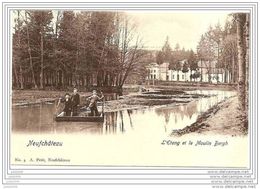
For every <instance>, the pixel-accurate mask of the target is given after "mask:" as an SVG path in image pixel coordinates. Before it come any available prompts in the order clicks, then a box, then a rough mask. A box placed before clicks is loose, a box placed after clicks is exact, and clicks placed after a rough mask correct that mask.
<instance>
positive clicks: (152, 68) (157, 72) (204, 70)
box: [146, 60, 231, 83]
mask: <svg viewBox="0 0 260 189" xmlns="http://www.w3.org/2000/svg"><path fill="white" fill-rule="evenodd" d="M186 61H187V60H182V61H180V63H181V67H183V65H184V63H185V62H186ZM146 69H147V70H148V73H149V74H148V76H147V80H161V81H185V82H189V81H193V82H194V81H195V82H212V83H224V82H225V81H226V82H229V81H230V76H231V74H230V72H229V71H227V70H226V71H225V70H224V69H223V68H216V62H214V61H212V62H210V64H209V62H206V61H199V62H198V69H197V70H192V71H191V70H190V69H188V72H186V73H183V72H182V69H181V70H180V71H176V70H170V69H169V63H168V62H164V63H163V64H160V65H159V64H157V63H156V62H152V63H150V64H149V65H148V66H147V67H146ZM195 73H197V74H199V77H197V78H192V77H191V76H192V74H195Z"/></svg>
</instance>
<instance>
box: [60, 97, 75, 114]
mask: <svg viewBox="0 0 260 189" xmlns="http://www.w3.org/2000/svg"><path fill="white" fill-rule="evenodd" d="M61 102H62V103H64V105H65V106H64V108H63V111H62V112H61V114H60V115H59V116H71V112H72V111H71V110H72V103H71V99H70V94H69V93H66V94H65V98H63V99H62V98H60V99H59V102H58V105H59V104H60V103H61Z"/></svg>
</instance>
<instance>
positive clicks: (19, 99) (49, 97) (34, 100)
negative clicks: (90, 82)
mask: <svg viewBox="0 0 260 189" xmlns="http://www.w3.org/2000/svg"><path fill="white" fill-rule="evenodd" d="M67 92H68V91H53V90H50V91H49V90H13V91H12V105H13V106H19V105H33V104H40V103H45V102H54V101H55V100H57V99H58V98H60V97H63V96H64V95H65V94H66V93H67ZM71 93H72V92H71ZM79 94H80V95H81V96H89V95H90V94H91V93H90V92H84V93H82V92H80V93H79Z"/></svg>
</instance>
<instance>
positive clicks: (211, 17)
mask: <svg viewBox="0 0 260 189" xmlns="http://www.w3.org/2000/svg"><path fill="white" fill-rule="evenodd" d="M230 13H231V12H227V11H225V12H224V11H217V12H213V11H211V12H207V11H206V12H205V11H204V12H201V11H200V12H198V11H189V12H170V11H168V12H166V11H165V12H159V11H127V12H126V14H127V15H129V17H130V18H131V19H132V21H133V22H134V23H135V24H136V26H137V28H136V33H137V35H138V36H139V37H140V38H141V39H142V42H143V46H144V48H145V49H152V50H160V49H161V48H162V46H163V45H164V43H165V40H166V37H167V36H168V37H169V42H170V45H171V47H172V48H174V47H175V45H176V43H179V45H180V47H181V48H183V47H184V48H185V49H193V50H194V51H196V48H197V45H198V42H199V40H200V37H201V35H202V34H204V33H206V32H207V30H208V28H209V27H210V25H211V26H215V25H216V24H218V23H220V24H221V25H222V26H224V23H225V21H226V19H227V17H228V14H230ZM53 14H54V18H55V17H56V16H55V15H56V11H53ZM15 17H16V16H15V12H13V19H14V18H15ZM13 24H14V22H13ZM13 26H14V25H13ZM13 26H12V27H13Z"/></svg>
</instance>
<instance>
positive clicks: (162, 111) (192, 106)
mask: <svg viewBox="0 0 260 189" xmlns="http://www.w3.org/2000/svg"><path fill="white" fill-rule="evenodd" d="M197 106H198V104H197V101H193V102H190V103H188V104H185V105H179V106H171V107H162V108H157V109H155V112H156V114H157V115H158V116H164V118H165V123H166V124H168V123H169V120H170V117H171V115H174V119H175V123H177V122H178V119H179V118H181V119H182V120H183V118H184V117H185V116H186V117H189V118H191V117H192V115H193V114H194V113H196V112H197V111H198V108H197Z"/></svg>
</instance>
